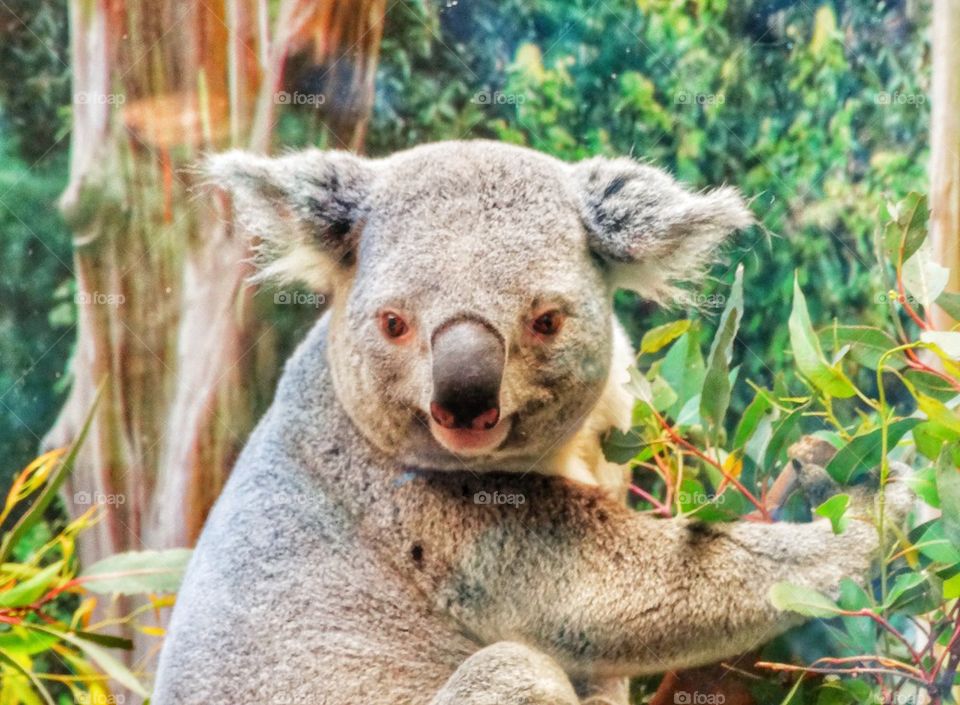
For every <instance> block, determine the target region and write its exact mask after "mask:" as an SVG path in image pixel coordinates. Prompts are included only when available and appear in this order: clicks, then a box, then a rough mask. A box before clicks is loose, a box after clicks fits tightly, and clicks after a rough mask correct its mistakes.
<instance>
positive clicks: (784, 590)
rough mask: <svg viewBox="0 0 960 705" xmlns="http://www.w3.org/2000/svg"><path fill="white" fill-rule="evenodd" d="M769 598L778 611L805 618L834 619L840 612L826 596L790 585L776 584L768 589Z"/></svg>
mask: <svg viewBox="0 0 960 705" xmlns="http://www.w3.org/2000/svg"><path fill="white" fill-rule="evenodd" d="M769 597H770V602H771V603H772V604H773V606H774V607H776V608H777V609H778V610H781V611H784V612H796V613H797V614H802V615H803V616H805V617H834V616H836V615H837V613H838V612H839V611H840V608H839V607H837V605H836V604H835V603H834V602H833V600H831V599H830V598H829V597H827V596H826V595H823V594H821V593H819V592H817V591H816V590H811V589H810V588H806V587H802V586H800V585H793V584H791V583H777V584H776V585H774V586H773V587H771V588H770V593H769Z"/></svg>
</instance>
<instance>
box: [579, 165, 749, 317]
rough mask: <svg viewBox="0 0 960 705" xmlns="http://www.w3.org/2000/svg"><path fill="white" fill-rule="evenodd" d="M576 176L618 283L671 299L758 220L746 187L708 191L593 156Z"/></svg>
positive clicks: (586, 216)
mask: <svg viewBox="0 0 960 705" xmlns="http://www.w3.org/2000/svg"><path fill="white" fill-rule="evenodd" d="M572 174H573V179H574V183H575V188H576V190H577V194H578V196H579V198H580V201H581V204H582V214H583V220H584V223H585V224H586V227H587V231H588V237H589V239H590V247H591V249H592V250H593V251H594V252H595V253H596V254H597V255H598V256H600V257H601V258H602V259H603V260H605V261H606V262H608V264H609V266H610V272H611V283H612V285H613V286H615V287H618V288H625V289H632V290H633V291H636V292H638V293H639V294H641V295H643V296H645V297H647V298H650V299H653V300H656V301H665V300H671V299H676V298H678V297H680V295H681V294H682V292H683V290H682V289H680V288H679V287H678V286H677V285H678V284H680V283H683V282H690V281H695V280H697V279H698V278H699V277H700V276H702V274H703V272H704V270H705V269H706V267H707V266H708V265H709V264H710V262H711V261H712V260H713V259H714V257H715V256H716V251H717V249H718V247H719V245H720V244H721V243H722V242H723V241H724V240H725V239H726V238H727V237H728V236H729V235H730V234H731V233H733V232H734V231H736V230H739V229H742V228H746V227H748V226H750V225H752V224H753V223H754V217H753V214H752V213H751V212H750V210H749V209H748V208H747V206H746V204H745V203H744V201H743V198H742V196H741V195H740V193H739V191H737V190H736V189H734V188H731V187H722V188H718V189H714V190H712V191H706V192H703V193H693V192H691V191H688V190H687V189H686V188H684V187H683V186H682V185H681V184H679V183H678V182H677V181H676V180H674V179H673V178H672V177H671V176H669V175H668V174H667V173H666V172H664V171H661V170H660V169H656V168H654V167H651V166H647V165H644V164H639V163H637V162H635V161H633V160H631V159H625V158H621V159H605V158H602V157H598V158H594V159H588V160H586V161H583V162H580V163H579V164H575V165H574V166H573V167H572Z"/></svg>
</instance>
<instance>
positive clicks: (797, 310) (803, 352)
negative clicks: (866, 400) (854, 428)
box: [788, 275, 856, 399]
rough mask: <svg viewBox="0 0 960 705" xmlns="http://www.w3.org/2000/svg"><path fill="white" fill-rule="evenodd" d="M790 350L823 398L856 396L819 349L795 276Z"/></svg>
mask: <svg viewBox="0 0 960 705" xmlns="http://www.w3.org/2000/svg"><path fill="white" fill-rule="evenodd" d="M788 328H789V329H790V347H791V348H792V349H793V356H794V358H795V360H796V363H797V367H798V368H799V369H800V372H801V373H803V376H804V377H806V378H807V379H808V380H810V382H811V383H812V384H813V385H814V386H815V387H816V388H817V389H819V390H820V391H822V392H823V393H824V394H826V395H828V396H831V397H838V398H841V399H843V398H846V397H852V396H853V395H854V394H856V389H855V388H854V386H853V383H852V382H851V381H850V380H849V379H847V376H846V375H845V374H844V373H843V372H842V371H841V370H840V369H839V368H838V367H834V366H832V365H830V364H829V363H828V362H827V359H826V358H825V357H824V355H823V351H822V350H821V349H820V343H819V341H818V340H817V337H816V335H815V334H814V332H813V326H812V325H811V324H810V314H809V313H808V312H807V301H806V299H805V298H804V296H803V292H802V291H801V290H800V283H799V280H798V279H797V277H796V275H794V280H793V311H792V312H791V314H790V320H789V321H788Z"/></svg>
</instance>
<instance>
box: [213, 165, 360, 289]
mask: <svg viewBox="0 0 960 705" xmlns="http://www.w3.org/2000/svg"><path fill="white" fill-rule="evenodd" d="M201 171H202V172H203V174H204V175H205V176H206V177H207V182H208V184H210V185H213V186H217V187H219V188H222V189H224V190H226V191H227V192H229V193H230V194H231V195H232V196H233V208H234V213H235V216H236V219H237V222H238V224H239V226H240V227H241V228H242V229H243V230H244V231H247V232H249V233H250V234H251V235H253V236H255V237H256V238H258V242H257V245H256V248H255V249H256V253H257V254H256V257H255V262H256V264H257V265H258V267H259V269H260V271H259V273H258V274H257V275H256V276H255V277H254V279H255V280H268V279H269V280H275V281H280V282H291V281H300V282H303V283H305V284H307V285H308V286H311V287H312V288H314V289H315V290H317V291H329V290H330V289H331V288H332V287H333V286H334V285H335V282H336V280H337V277H339V276H342V274H343V272H345V271H347V270H348V269H349V267H350V265H352V264H353V256H354V253H355V249H356V246H357V241H358V239H359V230H360V227H361V225H362V221H363V218H364V215H365V203H366V199H367V196H368V194H369V190H370V184H371V182H372V180H373V176H374V165H373V162H371V161H370V160H367V159H363V158H362V157H357V156H356V155H353V154H350V153H349V152H322V151H320V150H316V149H310V150H306V151H303V152H296V153H293V154H288V155H286V156H282V157H265V156H261V155H257V154H251V153H249V152H242V151H238V150H235V151H231V152H224V153H222V154H214V155H212V156H209V157H207V158H206V159H205V160H204V161H203V163H202V164H201Z"/></svg>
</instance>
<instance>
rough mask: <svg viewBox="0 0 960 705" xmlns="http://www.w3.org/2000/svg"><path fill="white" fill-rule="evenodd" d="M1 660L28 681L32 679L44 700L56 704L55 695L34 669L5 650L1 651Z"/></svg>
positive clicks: (34, 687)
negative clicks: (24, 665) (21, 663)
mask: <svg viewBox="0 0 960 705" xmlns="http://www.w3.org/2000/svg"><path fill="white" fill-rule="evenodd" d="M0 662H3V663H5V664H7V665H8V666H10V668H12V669H13V670H14V671H16V672H17V673H19V674H20V675H22V676H24V677H25V678H26V679H27V680H28V681H30V685H32V686H33V689H34V690H36V691H37V692H38V693H39V694H40V697H41V698H43V701H44V702H45V703H47V705H55V703H54V701H53V697H52V696H51V695H50V693H49V691H47V689H46V688H45V687H44V685H43V683H41V682H40V679H39V678H37V676H36V675H34V673H33V671H31V670H29V669H26V668H24V667H23V666H21V665H20V663H19V662H18V661H17V660H16V659H14V658H12V657H11V656H9V655H8V654H5V653H4V652H3V651H0Z"/></svg>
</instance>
